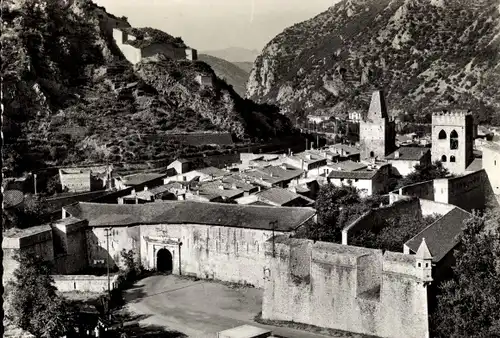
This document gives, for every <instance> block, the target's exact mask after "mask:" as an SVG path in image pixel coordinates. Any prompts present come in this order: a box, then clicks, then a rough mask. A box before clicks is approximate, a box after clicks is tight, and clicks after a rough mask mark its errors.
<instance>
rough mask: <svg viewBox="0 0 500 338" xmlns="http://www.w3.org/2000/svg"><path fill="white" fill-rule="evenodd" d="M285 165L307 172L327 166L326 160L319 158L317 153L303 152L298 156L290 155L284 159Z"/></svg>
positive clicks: (322, 157)
mask: <svg viewBox="0 0 500 338" xmlns="http://www.w3.org/2000/svg"><path fill="white" fill-rule="evenodd" d="M285 163H287V164H289V165H291V166H294V167H295V168H298V169H301V170H304V171H309V170H313V169H317V168H319V167H322V166H324V165H326V164H327V159H326V157H324V156H321V155H319V154H318V153H317V151H308V150H306V151H304V152H302V153H298V154H291V155H289V156H287V157H285Z"/></svg>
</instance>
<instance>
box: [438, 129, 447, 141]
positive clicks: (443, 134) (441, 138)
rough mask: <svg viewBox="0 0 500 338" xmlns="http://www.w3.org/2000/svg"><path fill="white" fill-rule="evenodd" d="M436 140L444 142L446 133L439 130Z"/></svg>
mask: <svg viewBox="0 0 500 338" xmlns="http://www.w3.org/2000/svg"><path fill="white" fill-rule="evenodd" d="M438 139H440V140H446V132H445V131H444V130H441V131H440V132H439V135H438Z"/></svg>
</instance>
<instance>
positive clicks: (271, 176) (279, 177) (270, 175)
mask: <svg viewBox="0 0 500 338" xmlns="http://www.w3.org/2000/svg"><path fill="white" fill-rule="evenodd" d="M291 168H292V167H290V166H287V169H286V170H285V169H283V168H282V167H281V166H269V167H266V168H259V169H255V170H251V171H247V172H244V173H243V175H246V176H248V177H253V178H254V179H257V180H260V179H262V180H263V181H266V182H269V183H271V184H277V183H279V182H283V181H289V180H292V179H294V178H296V177H299V176H300V175H302V174H303V173H304V171H303V170H300V169H296V168H293V169H291Z"/></svg>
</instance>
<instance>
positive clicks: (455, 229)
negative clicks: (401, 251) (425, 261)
mask: <svg viewBox="0 0 500 338" xmlns="http://www.w3.org/2000/svg"><path fill="white" fill-rule="evenodd" d="M471 217H472V215H471V214H470V213H468V212H467V211H464V210H462V209H460V208H453V209H452V210H451V211H450V212H448V213H447V214H446V215H444V216H443V217H441V218H440V219H438V220H437V221H435V222H434V223H432V224H431V225H429V226H428V227H427V228H425V229H424V230H422V232H420V233H419V234H418V235H416V236H415V237H413V238H412V239H410V240H409V241H408V242H406V243H405V245H406V246H407V247H409V248H410V250H411V251H413V252H415V253H416V252H417V251H418V247H419V246H420V243H422V238H425V241H426V243H427V247H428V248H429V251H430V252H431V254H432V257H433V259H432V260H433V261H434V262H439V261H440V260H441V259H443V257H444V256H446V254H448V252H450V251H451V250H453V248H454V247H455V246H456V245H457V244H458V239H457V236H458V235H460V234H461V233H462V229H463V227H464V221H465V220H467V219H469V218H471Z"/></svg>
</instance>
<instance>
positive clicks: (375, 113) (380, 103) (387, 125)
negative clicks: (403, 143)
mask: <svg viewBox="0 0 500 338" xmlns="http://www.w3.org/2000/svg"><path fill="white" fill-rule="evenodd" d="M359 140H360V146H361V159H367V158H377V157H378V158H380V159H382V158H384V157H385V156H387V155H389V154H390V153H392V152H393V151H394V150H395V149H396V125H395V123H394V121H390V120H389V115H388V113H387V106H386V102H385V98H384V93H383V92H382V91H380V90H379V91H375V92H374V93H373V94H372V99H371V103H370V108H369V109H368V114H367V115H366V116H365V117H364V118H363V120H362V121H361V122H360V125H359Z"/></svg>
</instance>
